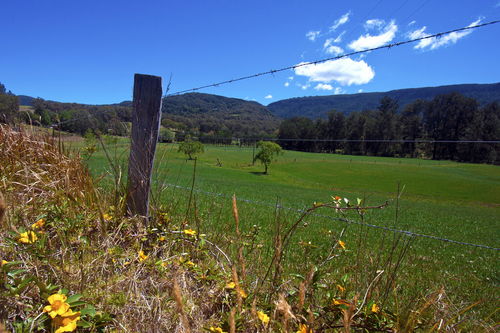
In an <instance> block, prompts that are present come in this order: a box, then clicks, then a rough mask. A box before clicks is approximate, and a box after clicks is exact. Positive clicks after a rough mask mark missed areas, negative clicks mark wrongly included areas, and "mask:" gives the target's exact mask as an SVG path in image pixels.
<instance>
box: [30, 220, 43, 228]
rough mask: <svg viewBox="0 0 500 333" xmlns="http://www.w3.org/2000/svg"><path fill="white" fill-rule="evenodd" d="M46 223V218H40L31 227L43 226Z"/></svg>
mask: <svg viewBox="0 0 500 333" xmlns="http://www.w3.org/2000/svg"><path fill="white" fill-rule="evenodd" d="M44 225H45V219H39V220H38V221H36V222H35V223H33V224H32V225H31V229H39V228H43V226H44Z"/></svg>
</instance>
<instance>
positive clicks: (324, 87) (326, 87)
mask: <svg viewBox="0 0 500 333" xmlns="http://www.w3.org/2000/svg"><path fill="white" fill-rule="evenodd" d="M314 89H316V90H333V87H332V86H331V85H329V84H326V83H318V84H317V85H316V87H314Z"/></svg>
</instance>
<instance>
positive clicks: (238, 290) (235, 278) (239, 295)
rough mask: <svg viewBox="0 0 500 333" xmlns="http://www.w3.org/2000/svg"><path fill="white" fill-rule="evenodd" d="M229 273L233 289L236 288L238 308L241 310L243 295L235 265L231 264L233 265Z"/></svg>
mask: <svg viewBox="0 0 500 333" xmlns="http://www.w3.org/2000/svg"><path fill="white" fill-rule="evenodd" d="M231 273H232V275H233V282H234V290H236V303H237V304H238V310H240V311H241V309H242V307H243V297H242V289H241V287H240V282H239V280H238V272H236V266H234V265H233V267H231Z"/></svg>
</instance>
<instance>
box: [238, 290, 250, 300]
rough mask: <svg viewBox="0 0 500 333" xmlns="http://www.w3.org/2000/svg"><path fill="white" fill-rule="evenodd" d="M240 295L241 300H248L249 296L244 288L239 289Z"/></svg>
mask: <svg viewBox="0 0 500 333" xmlns="http://www.w3.org/2000/svg"><path fill="white" fill-rule="evenodd" d="M238 293H239V294H240V296H241V298H247V297H248V294H247V293H246V292H245V290H243V288H239V290H238Z"/></svg>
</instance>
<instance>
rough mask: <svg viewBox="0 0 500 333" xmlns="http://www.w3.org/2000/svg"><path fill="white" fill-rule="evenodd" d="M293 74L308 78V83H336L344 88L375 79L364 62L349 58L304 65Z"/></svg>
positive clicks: (371, 70)
mask: <svg viewBox="0 0 500 333" xmlns="http://www.w3.org/2000/svg"><path fill="white" fill-rule="evenodd" d="M300 64H304V63H300ZM300 64H299V65H300ZM295 74H296V75H301V76H306V77H308V78H309V81H310V82H322V83H330V82H332V81H336V82H338V83H340V84H341V85H344V86H345V85H347V86H350V85H352V84H364V83H368V82H370V81H371V80H372V79H373V78H374V77H375V72H374V70H373V69H372V68H371V67H370V66H369V65H368V64H367V63H366V62H365V61H364V60H361V61H355V60H352V59H351V58H342V59H337V60H329V61H325V62H323V63H320V64H317V65H304V66H301V67H297V68H295Z"/></svg>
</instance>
